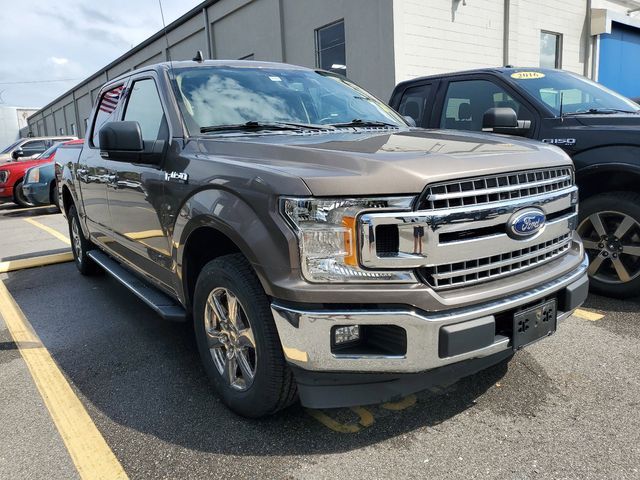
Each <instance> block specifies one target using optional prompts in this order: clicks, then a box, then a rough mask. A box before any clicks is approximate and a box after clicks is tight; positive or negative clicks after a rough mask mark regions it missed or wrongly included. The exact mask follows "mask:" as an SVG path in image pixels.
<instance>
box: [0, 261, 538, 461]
mask: <svg viewBox="0 0 640 480" xmlns="http://www.w3.org/2000/svg"><path fill="white" fill-rule="evenodd" d="M37 270H39V271H40V273H38V271H21V272H15V273H13V274H11V275H10V276H9V279H8V280H6V281H5V284H6V285H7V288H9V290H10V291H11V293H12V294H13V296H14V297H15V299H16V301H17V302H18V303H19V305H20V306H21V308H22V310H23V311H24V313H25V315H26V316H27V318H28V319H29V321H30V322H31V324H32V325H33V327H34V329H35V330H36V332H37V333H38V335H39V336H40V338H41V340H42V342H43V343H44V345H45V346H46V347H47V348H48V350H49V351H50V352H51V354H52V355H53V357H54V358H55V360H56V362H57V363H58V365H59V366H60V368H61V370H62V371H63V372H64V374H65V375H66V376H67V378H68V379H69V380H70V382H71V383H72V385H73V386H74V387H75V388H76V389H77V391H78V392H79V394H80V398H81V399H83V402H84V403H85V405H86V406H87V409H88V410H89V413H90V415H91V416H92V418H93V419H94V421H95V422H96V424H97V426H98V428H99V429H100V430H101V432H102V433H103V435H104V436H105V438H106V439H107V441H108V442H109V443H110V444H111V445H116V444H117V445H119V447H118V448H121V449H125V450H126V449H127V448H134V449H135V451H136V454H137V455H149V456H153V455H155V454H156V452H155V451H154V449H158V448H166V445H164V442H167V443H169V444H172V445H178V446H181V447H184V448H187V449H193V450H197V451H202V452H213V453H221V454H233V455H241V456H248V455H267V456H269V455H273V456H277V455H287V454H321V453H331V452H342V451H348V450H352V449H356V448H360V447H362V446H366V445H369V444H373V443H376V442H379V441H381V440H386V439H390V438H393V437H396V436H401V435H403V434H406V433H409V432H412V431H413V430H416V429H418V428H423V427H425V426H426V427H430V426H435V425H438V424H440V423H442V422H444V421H446V420H447V419H450V418H452V417H454V416H456V415H458V414H460V413H462V412H464V411H466V410H468V409H470V408H471V407H473V406H475V405H478V408H481V409H482V408H485V409H492V410H494V411H495V412H496V413H498V414H505V415H515V416H519V415H530V414H532V412H534V413H535V410H536V409H537V408H539V407H540V405H542V403H543V402H544V401H545V398H546V397H545V395H546V394H547V390H546V387H545V382H547V380H548V379H547V378H546V376H544V375H541V374H540V372H542V369H541V368H540V367H539V366H537V364H536V362H535V360H534V359H533V357H531V356H529V355H528V354H527V353H526V352H524V353H522V354H518V356H516V359H517V361H514V362H512V363H511V364H510V365H509V366H507V364H506V363H502V364H499V365H497V366H496V367H493V368H492V369H489V370H487V371H484V372H481V373H480V374H478V375H475V376H473V377H469V378H467V379H463V380H461V381H460V382H458V383H456V384H454V385H452V386H450V387H448V388H446V389H444V391H442V392H440V393H433V392H423V393H420V394H418V400H417V403H416V404H415V405H414V406H412V407H409V408H407V409H406V410H403V411H400V412H390V411H388V410H385V409H383V408H381V407H380V406H372V407H367V409H368V410H370V411H371V412H372V413H373V415H374V418H375V423H374V424H373V425H372V426H370V427H369V428H366V429H363V430H361V431H360V432H358V433H354V434H340V433H336V432H334V431H332V430H329V429H328V428H327V427H325V426H323V425H321V424H320V423H319V422H317V421H316V420H315V419H313V418H312V417H311V416H310V415H308V414H307V412H306V411H305V410H304V409H303V408H302V407H301V406H300V405H299V404H296V405H294V406H292V407H291V408H289V409H287V410H285V411H283V412H280V413H279V414H277V415H275V416H273V417H270V418H267V419H264V420H246V419H243V418H241V417H238V416H236V415H235V414H233V413H231V412H230V411H229V410H228V409H227V408H225V406H224V405H223V404H222V403H221V402H220V401H219V400H218V399H217V397H216V396H215V394H214V392H213V390H212V388H211V387H210V386H209V382H208V380H207V378H206V375H205V373H204V370H203V368H202V367H201V365H200V360H199V357H198V353H197V350H196V347H195V342H194V340H193V334H192V328H191V327H190V325H186V324H173V323H168V322H164V321H162V320H160V319H159V318H158V317H156V316H155V315H154V314H153V313H152V312H151V311H150V310H149V309H148V308H146V307H145V306H144V305H143V304H142V303H141V302H139V301H138V300H137V299H135V298H134V297H133V296H132V295H131V294H130V293H128V291H126V290H125V289H124V288H123V287H121V286H120V285H118V284H117V283H116V282H115V281H113V280H112V279H110V278H108V277H106V276H98V277H93V278H85V277H81V276H80V275H79V274H78V273H77V272H76V270H75V267H74V266H73V264H65V265H57V266H51V267H47V269H46V273H47V275H46V277H47V278H48V279H50V282H48V286H47V287H46V288H44V287H43V281H42V272H43V270H41V269H37ZM525 363H526V364H525ZM514 364H515V366H514ZM518 365H520V366H518ZM525 367H526V368H525ZM512 368H515V369H516V370H517V369H520V370H519V371H518V372H516V373H515V374H513V375H512V374H511V373H508V370H511V369H512ZM522 371H524V372H525V374H524V376H523V375H522V373H521V372H522ZM539 371H540V372H539ZM505 374H507V377H512V376H517V377H518V378H520V377H523V380H514V383H513V384H512V385H511V387H510V388H495V389H492V391H491V392H490V395H489V397H488V399H487V400H486V401H485V400H480V401H477V400H478V398H479V397H482V396H483V394H485V392H487V390H489V389H490V387H492V386H494V385H495V384H496V382H499V381H502V382H503V383H505V381H504V380H501V379H503V377H504V376H505ZM527 375H529V377H527ZM505 380H506V378H505ZM520 381H523V382H525V384H523V385H519V384H518V383H517V382H520ZM532 382H533V383H532ZM535 382H539V385H538V384H536V383H535ZM521 388H529V389H532V388H533V389H536V390H537V391H539V394H538V397H535V398H534V399H533V400H532V401H531V402H529V403H528V404H527V405H524V404H523V405H520V404H518V403H517V398H519V397H520V395H519V389H521ZM485 397H486V396H485ZM501 409H503V410H501ZM326 413H327V414H328V415H330V416H332V417H334V418H342V417H344V418H349V421H351V422H353V421H357V416H355V415H354V414H353V412H352V411H350V410H349V409H339V410H336V411H326ZM121 427H125V428H124V429H123V428H121ZM123 432H124V433H123ZM140 434H143V435H142V436H141V435H140ZM123 435H124V438H123ZM127 437H130V438H127ZM141 438H144V441H142V440H141ZM135 439H137V440H135ZM154 439H157V440H154ZM129 445H131V446H130V447H129Z"/></svg>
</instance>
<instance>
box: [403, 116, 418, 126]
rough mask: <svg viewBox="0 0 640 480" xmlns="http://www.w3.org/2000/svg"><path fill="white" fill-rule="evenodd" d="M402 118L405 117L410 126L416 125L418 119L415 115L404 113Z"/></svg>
mask: <svg viewBox="0 0 640 480" xmlns="http://www.w3.org/2000/svg"><path fill="white" fill-rule="evenodd" d="M402 118H404V119H405V121H406V122H407V123H408V124H409V126H410V127H415V126H416V120H415V119H414V118H413V117H410V116H409V115H404V116H403V117H402Z"/></svg>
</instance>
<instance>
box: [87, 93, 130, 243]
mask: <svg viewBox="0 0 640 480" xmlns="http://www.w3.org/2000/svg"><path fill="white" fill-rule="evenodd" d="M123 92H124V83H119V84H116V85H113V86H110V87H109V88H108V89H107V90H106V91H104V92H103V93H102V94H101V95H100V98H99V100H98V105H97V107H96V110H95V113H94V115H93V118H92V120H91V129H90V132H89V133H88V134H87V138H86V140H85V144H84V147H83V149H82V153H81V154H80V158H79V160H78V168H77V170H76V178H77V181H78V183H79V187H80V193H81V196H82V207H83V209H84V215H85V219H86V222H85V223H86V225H87V228H88V229H89V233H90V234H91V237H92V240H93V241H94V242H97V243H100V244H103V245H104V244H106V243H108V242H109V239H110V236H111V213H110V212H109V204H108V202H107V185H110V184H111V183H112V182H113V181H114V178H115V177H114V173H115V163H116V162H113V161H111V160H108V159H105V158H102V157H101V156H100V140H99V132H100V128H102V126H103V125H104V124H105V123H107V122H110V121H113V120H116V119H117V118H118V117H117V115H118V113H119V111H120V104H121V99H122V96H123Z"/></svg>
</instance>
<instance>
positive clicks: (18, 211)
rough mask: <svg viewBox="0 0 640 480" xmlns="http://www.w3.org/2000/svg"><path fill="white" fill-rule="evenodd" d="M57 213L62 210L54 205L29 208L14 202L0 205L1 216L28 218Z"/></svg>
mask: <svg viewBox="0 0 640 480" xmlns="http://www.w3.org/2000/svg"><path fill="white" fill-rule="evenodd" d="M56 213H60V210H58V208H56V207H54V206H53V205H45V206H41V207H28V208H24V207H20V206H18V205H14V204H4V205H0V218H27V217H36V216H40V215H53V214H56Z"/></svg>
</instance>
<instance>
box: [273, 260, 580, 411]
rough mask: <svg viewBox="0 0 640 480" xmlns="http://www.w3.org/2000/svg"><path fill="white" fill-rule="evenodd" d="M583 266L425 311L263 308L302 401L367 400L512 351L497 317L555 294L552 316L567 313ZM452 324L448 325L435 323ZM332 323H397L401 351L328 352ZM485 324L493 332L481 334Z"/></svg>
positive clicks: (452, 376)
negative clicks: (459, 305) (489, 296)
mask: <svg viewBox="0 0 640 480" xmlns="http://www.w3.org/2000/svg"><path fill="white" fill-rule="evenodd" d="M587 267H588V260H587V258H586V257H585V258H584V260H583V261H582V263H581V264H580V265H579V267H578V268H577V269H575V270H574V271H572V272H570V273H568V274H565V275H563V276H561V277H559V278H556V279H554V280H552V281H550V282H547V283H545V284H542V285H538V286H537V287H536V288H533V289H531V290H528V291H526V292H522V293H519V294H516V295H513V296H510V297H506V298H502V299H499V300H496V301H493V302H490V303H485V304H480V305H475V306H473V307H467V308H463V309H456V310H451V311H446V312H438V313H433V314H431V313H427V312H420V311H416V310H414V309H409V308H407V309H406V310H405V309H393V310H391V309H390V310H343V311H329V310H326V311H325V310H315V311H307V310H302V309H297V308H290V307H287V306H284V305H280V304H278V303H277V302H274V303H273V304H272V307H271V309H272V312H273V316H274V319H275V322H276V326H277V329H278V334H279V336H280V340H281V342H282V348H283V352H284V355H285V358H286V359H287V361H288V362H289V364H290V365H291V366H292V368H293V371H294V374H295V375H296V380H297V382H298V390H299V393H300V400H301V402H302V404H303V405H305V406H307V407H314V408H331V407H344V406H353V405H363V404H371V403H378V402H383V401H388V400H392V399H394V398H397V397H400V396H402V395H407V394H409V393H413V392H416V391H419V390H424V389H426V388H429V387H430V386H436V385H443V384H449V383H452V381H455V380H457V379H460V378H462V377H464V376H467V375H470V374H473V373H475V372H478V371H480V370H483V369H485V368H487V367H489V366H491V365H495V364H496V363H499V362H501V361H503V360H505V359H507V358H509V357H510V356H511V355H513V347H512V345H511V338H510V337H509V336H508V335H501V334H496V333H495V332H496V331H498V330H499V329H498V328H497V324H496V322H497V321H499V319H500V318H501V316H502V317H504V316H507V317H508V318H512V317H511V315H512V312H513V311H516V310H518V309H521V308H523V307H525V306H530V305H532V304H536V303H539V302H542V301H543V300H546V299H550V298H556V299H557V301H558V320H563V319H564V318H567V317H568V316H570V315H571V313H572V312H573V311H574V310H575V309H576V308H578V307H579V306H580V305H581V304H582V303H583V302H584V300H585V299H586V296H587V292H588V280H587ZM453 324H456V327H455V328H450V329H447V328H443V327H446V326H450V325H453ZM340 325H360V326H363V325H364V326H366V325H373V326H382V325H385V326H388V325H392V326H397V327H400V328H402V329H404V330H405V331H406V353H404V354H368V353H340V351H339V350H336V349H334V351H332V345H331V334H332V329H333V328H334V327H336V326H340ZM466 326H468V328H465V327H466ZM488 326H489V327H490V328H492V329H493V331H494V333H493V336H492V337H491V338H489V339H488V338H487V335H486V333H487V327H488ZM447 336H448V337H447ZM445 340H446V344H447V346H446V348H443V347H442V345H443V343H444V342H445ZM452 352H453V353H452ZM444 379H447V381H446V382H444V381H443V380H444Z"/></svg>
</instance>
